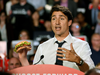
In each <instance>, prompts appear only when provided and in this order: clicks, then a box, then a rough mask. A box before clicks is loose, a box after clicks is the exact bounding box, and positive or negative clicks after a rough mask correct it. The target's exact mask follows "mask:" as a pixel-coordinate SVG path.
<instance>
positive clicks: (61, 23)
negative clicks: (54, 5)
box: [51, 11, 72, 36]
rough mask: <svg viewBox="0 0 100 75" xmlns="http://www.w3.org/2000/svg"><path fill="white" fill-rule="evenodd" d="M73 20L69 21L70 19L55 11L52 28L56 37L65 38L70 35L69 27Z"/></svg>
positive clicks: (52, 17)
mask: <svg viewBox="0 0 100 75" xmlns="http://www.w3.org/2000/svg"><path fill="white" fill-rule="evenodd" d="M71 23H72V20H70V21H68V17H67V16H66V15H64V14H63V13H62V12H61V11H54V12H53V13H52V16H51V26H52V30H53V31H54V33H55V36H61V35H62V36H63V35H65V36H66V35H67V34H68V33H69V26H70V25H71Z"/></svg>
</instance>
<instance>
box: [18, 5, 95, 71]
mask: <svg viewBox="0 0 100 75" xmlns="http://www.w3.org/2000/svg"><path fill="white" fill-rule="evenodd" d="M51 14H52V15H51V25H52V30H53V31H54V33H55V37H54V38H51V39H50V40H48V41H46V42H44V43H42V44H40V45H39V47H38V49H37V52H36V54H35V58H34V63H33V64H35V63H37V62H38V61H39V59H40V57H41V56H42V55H44V58H43V59H42V60H41V61H40V62H39V63H38V64H57V65H59V64H58V62H57V61H60V64H61V65H63V66H67V67H71V68H74V69H77V70H81V71H83V72H85V71H87V70H89V69H90V68H93V67H94V64H93V61H92V60H91V58H90V55H91V50H90V48H89V45H88V43H87V42H85V41H82V40H80V39H77V38H74V37H72V36H71V34H70V33H69V26H70V25H71V24H72V14H71V12H70V11H69V10H68V8H66V7H63V6H59V5H57V6H54V7H53V8H52V10H51ZM57 41H58V43H59V42H63V41H64V42H65V43H64V44H63V45H62V47H59V48H58V44H57ZM57 49H60V50H61V51H59V50H57ZM58 53H62V54H58ZM26 54H27V51H25V50H23V51H22V52H20V53H19V58H20V60H21V63H22V65H23V66H26V65H29V63H28V61H27V59H26ZM56 56H59V58H57V57H56ZM61 57H62V58H61Z"/></svg>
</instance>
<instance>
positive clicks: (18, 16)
mask: <svg viewBox="0 0 100 75" xmlns="http://www.w3.org/2000/svg"><path fill="white" fill-rule="evenodd" d="M34 11H35V8H34V7H33V6H32V5H31V4H29V3H27V0H19V3H17V4H15V5H12V6H11V11H10V17H11V24H13V26H14V31H15V39H17V38H16V37H17V36H18V34H19V32H20V31H21V30H22V29H27V30H28V31H29V33H31V32H32V27H31V23H30V18H31V15H32V13H33V12H34ZM18 30H19V31H18Z"/></svg>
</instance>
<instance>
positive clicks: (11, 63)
mask: <svg viewBox="0 0 100 75" xmlns="http://www.w3.org/2000/svg"><path fill="white" fill-rule="evenodd" d="M20 66H21V64H20V61H19V60H18V59H16V58H12V59H11V60H10V61H9V70H12V69H14V68H17V67H20Z"/></svg>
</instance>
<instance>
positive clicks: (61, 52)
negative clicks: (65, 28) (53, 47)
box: [57, 50, 66, 54]
mask: <svg viewBox="0 0 100 75" xmlns="http://www.w3.org/2000/svg"><path fill="white" fill-rule="evenodd" d="M57 52H58V53H63V54H66V52H64V51H58V50H57Z"/></svg>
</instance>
